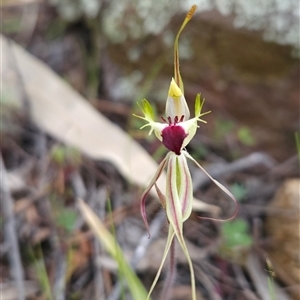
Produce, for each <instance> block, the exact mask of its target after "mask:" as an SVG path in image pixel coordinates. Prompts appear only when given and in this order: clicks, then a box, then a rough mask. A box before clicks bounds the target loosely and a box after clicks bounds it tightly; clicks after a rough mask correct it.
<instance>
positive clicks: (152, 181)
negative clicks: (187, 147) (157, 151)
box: [140, 153, 170, 238]
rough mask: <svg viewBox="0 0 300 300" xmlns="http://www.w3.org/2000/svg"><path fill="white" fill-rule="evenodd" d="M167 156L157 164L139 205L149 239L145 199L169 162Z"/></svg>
mask: <svg viewBox="0 0 300 300" xmlns="http://www.w3.org/2000/svg"><path fill="white" fill-rule="evenodd" d="M169 156H170V153H168V154H167V156H166V157H165V158H164V159H163V161H162V162H161V163H160V164H159V166H158V169H157V171H156V173H155V175H154V177H153V178H152V180H151V182H150V183H149V185H148V186H147V188H146V190H145V191H144V193H143V195H142V199H141V205H140V209H141V214H142V217H143V220H144V223H145V226H146V228H147V230H148V233H149V238H150V232H149V224H148V221H147V215H146V198H147V195H148V193H149V191H150V190H151V188H152V187H153V185H154V184H155V183H156V181H157V180H158V178H159V177H160V175H161V173H162V172H163V170H164V168H165V166H166V164H167V162H168V160H169Z"/></svg>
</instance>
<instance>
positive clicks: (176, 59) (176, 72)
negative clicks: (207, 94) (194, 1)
mask: <svg viewBox="0 0 300 300" xmlns="http://www.w3.org/2000/svg"><path fill="white" fill-rule="evenodd" d="M196 9H197V6H196V5H193V6H192V7H191V9H190V10H189V11H188V13H187V14H186V17H185V19H184V21H183V23H182V25H181V27H180V29H179V31H178V33H177V35H176V38H175V42H174V78H175V82H176V83H177V85H178V86H179V87H180V89H181V91H182V93H184V86H183V82H182V79H181V75H180V71H179V52H178V40H179V36H180V34H181V32H182V30H183V29H184V27H185V26H186V24H187V23H188V22H189V21H190V20H191V18H192V17H193V15H194V13H195V11H196Z"/></svg>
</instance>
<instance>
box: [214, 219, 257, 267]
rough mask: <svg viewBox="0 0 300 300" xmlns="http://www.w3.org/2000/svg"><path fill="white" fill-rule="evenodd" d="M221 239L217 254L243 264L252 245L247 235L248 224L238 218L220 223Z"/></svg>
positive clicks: (251, 240)
mask: <svg viewBox="0 0 300 300" xmlns="http://www.w3.org/2000/svg"><path fill="white" fill-rule="evenodd" d="M221 237H222V243H221V245H220V247H219V254H220V255H221V256H222V257H224V258H225V259H227V260H230V261H233V262H235V263H238V264H243V263H244V262H245V260H246V257H247V253H248V251H249V250H250V247H251V246H252V244H253V239H252V237H251V236H250V235H249V233H248V223H247V222H246V221H245V220H243V219H239V218H238V219H235V220H233V221H228V222H225V223H222V228H221Z"/></svg>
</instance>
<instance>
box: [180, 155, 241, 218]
mask: <svg viewBox="0 0 300 300" xmlns="http://www.w3.org/2000/svg"><path fill="white" fill-rule="evenodd" d="M182 153H183V155H185V156H186V157H187V158H189V159H190V160H191V161H193V162H194V163H195V164H196V165H197V167H198V168H200V169H201V170H202V171H203V172H204V174H205V175H206V176H207V177H208V178H209V179H210V180H211V181H212V182H213V183H214V184H215V185H217V186H218V187H219V188H220V189H221V190H222V191H223V192H224V193H226V194H227V195H228V196H229V197H230V198H231V199H232V200H233V202H234V204H235V211H234V213H233V215H232V216H231V217H229V218H227V219H215V218H209V217H201V219H209V220H214V221H218V222H225V221H229V220H231V219H233V218H234V217H235V216H236V215H237V213H238V210H239V206H238V203H237V200H236V198H235V197H234V196H233V194H232V193H231V192H229V190H228V189H227V188H226V187H225V186H224V185H223V184H221V183H220V182H219V181H218V180H216V179H214V178H213V177H211V176H210V175H209V173H208V172H207V171H206V170H205V169H204V168H203V167H202V166H201V165H200V164H199V163H198V162H197V161H196V160H195V159H194V158H193V157H192V156H191V155H190V154H189V153H188V152H187V151H185V150H184V151H182Z"/></svg>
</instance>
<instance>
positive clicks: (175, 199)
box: [135, 6, 235, 300]
mask: <svg viewBox="0 0 300 300" xmlns="http://www.w3.org/2000/svg"><path fill="white" fill-rule="evenodd" d="M195 9H196V6H193V7H192V8H191V10H190V11H189V12H188V14H187V16H186V19H185V20H184V22H183V24H182V26H181V28H180V30H179V32H178V34H177V36H176V39H175V44H174V59H175V61H174V67H175V72H174V73H175V76H174V78H172V80H171V83H170V87H169V92H168V97H167V101H166V110H165V114H166V118H162V121H163V122H156V121H154V112H153V109H152V107H151V105H150V103H149V102H148V101H147V100H146V99H144V100H142V101H141V102H140V103H139V107H140V108H141V111H142V113H143V115H144V116H137V115H135V116H136V117H138V118H141V119H143V120H145V121H146V122H147V123H146V124H145V125H144V126H142V127H141V128H144V127H150V132H149V135H150V134H152V133H153V132H154V134H155V135H156V137H157V138H158V139H159V140H160V141H161V142H162V143H163V144H164V146H165V147H166V148H167V149H168V150H169V152H168V154H167V155H166V157H165V158H164V159H163V161H162V162H161V163H160V165H159V167H158V169H157V171H156V173H155V175H154V177H153V179H152V180H151V182H150V183H149V185H148V187H147V188H146V190H145V191H144V193H143V195H142V200H141V214H142V217H143V220H144V222H145V225H146V228H147V229H148V231H149V226H148V221H147V217H146V209H145V205H146V197H147V195H148V193H149V191H150V190H151V188H152V187H153V186H155V188H156V191H157V194H158V198H159V200H160V202H161V204H162V206H163V208H164V209H165V211H166V216H167V219H168V222H169V231H168V238H167V243H166V246H165V250H164V253H163V257H162V262H161V265H160V267H159V270H158V272H157V275H156V277H155V279H154V281H153V284H152V286H151V288H150V291H149V294H148V298H147V300H148V299H150V294H151V293H152V291H153V289H154V287H155V285H156V283H157V281H158V278H159V276H160V274H161V270H162V267H163V265H164V263H165V260H166V257H167V255H168V252H169V250H170V248H171V245H172V242H173V240H174V237H175V236H176V238H177V240H178V242H179V244H180V246H181V248H182V250H183V252H184V254H185V256H186V258H187V261H188V264H189V268H190V274H191V287H192V299H193V300H196V287H195V278H194V270H193V265H192V261H191V258H190V255H189V252H188V249H187V246H186V243H185V240H184V236H183V223H184V221H186V220H187V219H188V218H189V216H190V215H191V213H192V205H193V199H194V197H193V183H192V178H191V174H190V171H189V168H188V163H187V159H190V160H192V161H193V162H194V163H195V164H196V165H197V166H198V167H199V168H201V169H202V170H203V172H205V174H206V175H207V176H208V177H209V178H210V179H211V180H212V181H213V182H214V183H215V184H216V185H217V186H218V187H219V188H221V189H222V190H223V191H224V192H225V193H226V194H227V195H229V196H230V197H231V198H232V199H234V196H233V195H232V194H231V193H230V192H229V191H228V190H227V189H226V188H225V187H224V186H223V185H221V184H220V183H219V182H218V181H216V180H215V179H213V178H212V177H211V176H210V175H209V174H208V173H207V172H206V171H205V170H204V169H203V168H202V166H201V165H200V164H199V163H198V162H197V161H196V160H195V159H194V158H192V156H191V155H190V154H189V153H188V152H187V151H186V150H185V147H186V146H187V145H188V143H189V142H190V141H191V139H192V138H193V137H194V136H195V134H196V131H197V128H198V127H199V125H198V122H203V123H206V121H204V120H203V119H202V118H201V117H202V116H203V115H205V114H207V113H209V112H204V113H202V107H203V104H204V100H201V96H200V94H197V96H196V100H195V116H194V117H193V118H190V112H189V108H188V105H187V102H186V100H185V97H184V93H183V83H182V80H181V76H180V73H179V62H178V38H179V35H180V33H181V31H182V29H183V28H184V26H185V25H186V24H187V22H188V21H189V20H190V19H191V17H192V15H193V13H194V11H195ZM164 169H166V171H167V176H166V193H165V195H164V194H163V193H162V192H161V191H160V189H159V187H158V186H157V184H156V182H157V180H158V178H159V177H160V175H161V174H162V172H163V171H164ZM234 200H235V199H234ZM149 236H150V232H149Z"/></svg>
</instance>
